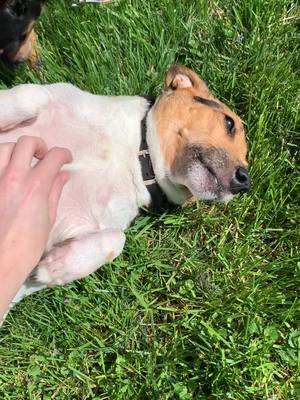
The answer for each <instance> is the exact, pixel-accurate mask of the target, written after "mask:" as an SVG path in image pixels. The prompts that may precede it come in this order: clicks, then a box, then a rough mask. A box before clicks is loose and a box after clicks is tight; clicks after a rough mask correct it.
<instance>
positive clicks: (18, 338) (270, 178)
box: [0, 0, 300, 400]
mask: <svg viewBox="0 0 300 400" xmlns="http://www.w3.org/2000/svg"><path fill="white" fill-rule="evenodd" d="M68 4H69V2H66V3H65V2H63V1H54V0H53V1H52V2H51V4H50V5H49V7H48V8H47V10H46V12H45V13H44V15H43V16H42V18H41V19H40V20H39V24H38V31H39V36H40V42H41V45H42V59H43V62H44V69H43V70H42V72H41V73H40V74H37V73H36V72H34V71H32V70H30V69H29V68H28V67H26V66H22V67H21V68H19V69H18V70H17V72H16V76H15V77H12V76H11V75H10V76H8V73H7V71H6V72H3V71H2V73H1V79H2V80H3V83H2V87H4V86H5V84H7V82H8V80H9V79H10V80H11V82H10V84H17V83H20V82H56V81H70V82H72V83H74V84H76V85H78V86H79V87H81V88H83V89H86V90H89V91H92V92H94V93H102V94H139V93H141V94H142V93H143V94H144V93H158V92H159V90H160V88H161V87H162V82H163V78H164V74H165V71H166V69H167V67H168V66H169V65H170V64H171V63H174V62H179V63H183V64H185V65H187V66H189V67H191V68H193V69H194V70H195V71H197V72H198V73H199V74H200V75H201V76H202V77H203V78H204V79H205V80H206V81H207V82H208V84H209V86H210V88H211V89H212V90H213V91H214V93H215V94H216V96H217V97H219V98H220V99H221V100H223V101H225V102H227V104H229V105H230V106H231V107H232V108H233V109H234V110H235V111H236V112H237V113H238V114H239V115H241V117H242V118H243V119H244V121H245V124H246V128H247V133H248V141H249V147H250V153H249V163H250V166H251V169H250V172H251V176H252V179H253V189H252V190H251V192H250V193H249V194H248V195H246V196H245V195H244V196H237V197H236V198H235V199H234V200H233V201H231V202H230V203H229V204H228V205H227V206H224V205H222V204H208V203H207V204H205V203H202V202H199V203H198V204H195V205H194V206H193V207H190V208H186V209H184V210H182V211H181V210H176V211H174V212H172V213H170V214H165V215H161V216H158V217H157V216H154V215H147V214H144V215H143V216H142V217H140V218H139V219H137V221H136V222H135V224H134V225H133V226H132V227H131V228H130V229H129V230H128V232H127V244H126V247H125V251H124V252H123V254H122V255H121V256H120V257H119V258H118V259H117V260H116V261H115V262H114V263H112V264H110V265H106V266H104V267H102V268H101V269H100V270H99V271H98V272H97V273H95V274H93V275H92V276H89V277H88V278H86V279H83V280H81V281H78V282H75V283H72V284H70V285H68V286H65V287H58V288H55V289H48V290H45V291H43V292H41V293H37V294H35V295H33V296H31V297H29V298H27V299H25V300H24V301H23V302H22V303H20V304H19V305H18V306H16V307H15V308H14V310H13V311H12V312H11V313H10V315H9V317H8V319H7V321H6V323H5V325H4V327H3V328H2V330H1V336H0V398H1V399H12V400H13V399H26V400H27V399H30V400H31V399H32V400H33V399H34V400H37V399H63V400H64V399H71V400H75V399H79V400H83V399H98V400H100V399H143V400H147V399H149V400H155V399H162V400H166V399H179V400H188V399H197V400H198V399H199V400H202V399H210V400H212V399H214V400H215V399H218V400H227V399H232V400H245V399H263V400H267V399H270V400H271V399H272V400H279V399H286V400H292V399H300V381H299V368H300V349H299V344H300V305H299V287H300V286H299V284H300V277H299V274H300V258H299V239H300V234H299V223H300V221H299V219H300V218H299V216H300V198H299V197H300V195H299V193H300V174H299V147H298V146H299V144H300V140H299V139H300V137H299V130H300V129H299V128H300V124H299V103H300V96H299V93H300V78H299V76H300V75H299V72H300V71H299V69H300V68H299V54H300V53H299V51H300V49H299V48H300V46H299V43H300V42H299V38H300V34H299V23H300V22H299V21H300V8H299V5H297V2H293V1H282V0H266V1H261V0H251V1H250V0H245V1H239V0H231V1H229V0H224V1H211V2H208V1H204V0H202V1H200V0H199V1H196V0H182V1H178V0H176V1H175V0H173V1H172V0H159V1H158V0H151V1H148V0H135V1H133V0H132V1H130V0H127V1H125V0H124V1H121V0H120V1H116V2H115V3H114V4H112V5H106V6H93V5H89V6H83V7H80V8H77V9H71V8H70V7H68ZM8 78H9V79H8ZM20 240H22V238H20Z"/></svg>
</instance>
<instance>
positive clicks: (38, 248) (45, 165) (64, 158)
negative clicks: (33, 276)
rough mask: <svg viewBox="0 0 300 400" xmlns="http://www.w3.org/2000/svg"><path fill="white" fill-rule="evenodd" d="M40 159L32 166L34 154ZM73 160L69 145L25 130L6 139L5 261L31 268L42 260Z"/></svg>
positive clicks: (0, 246)
mask: <svg viewBox="0 0 300 400" xmlns="http://www.w3.org/2000/svg"><path fill="white" fill-rule="evenodd" d="M34 157H35V158H37V159H39V160H40V161H39V162H37V164H35V166H34V167H33V166H32V160H33V158H34ZM71 161H72V155H71V153H70V151H69V150H67V149H63V148H52V149H50V150H49V151H48V149H47V146H46V144H45V143H44V141H43V140H42V139H40V138H37V137H31V136H23V137H20V138H19V140H18V141H17V143H5V144H1V145H0V221H1V225H0V264H1V265H0V267H2V265H4V264H6V265H10V266H11V268H18V267H19V268H20V269H22V271H21V270H20V271H19V272H20V274H23V271H24V270H26V269H27V274H26V275H25V277H24V278H26V276H27V275H28V274H29V273H30V270H31V269H32V268H33V267H34V266H35V265H36V264H37V263H38V262H39V260H40V258H41V256H42V254H43V252H44V250H45V246H46V243H47V240H48V236H49V233H50V230H51V228H52V226H53V224H54V222H55V218H56V210H57V205H58V201H59V198H60V195H61V192H62V189H63V186H64V184H65V183H66V181H67V180H68V173H67V172H62V171H61V168H62V166H63V165H64V164H65V163H69V162H71Z"/></svg>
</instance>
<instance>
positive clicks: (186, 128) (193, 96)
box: [153, 65, 250, 200]
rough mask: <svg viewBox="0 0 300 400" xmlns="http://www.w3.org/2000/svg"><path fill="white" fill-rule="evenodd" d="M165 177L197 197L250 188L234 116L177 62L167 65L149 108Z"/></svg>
mask: <svg viewBox="0 0 300 400" xmlns="http://www.w3.org/2000/svg"><path fill="white" fill-rule="evenodd" d="M153 115H154V121H155V130H156V133H157V135H158V138H159V144H160V151H161V153H162V158H163V160H164V166H165V168H166V170H167V176H168V179H169V180H170V181H171V182H172V183H173V184H175V185H179V186H180V185H182V186H183V187H184V188H185V190H186V189H188V191H189V192H190V193H191V194H192V195H193V196H195V197H196V198H198V199H203V200H210V199H218V200H229V199H230V198H231V197H232V196H233V195H234V194H236V193H239V192H241V191H247V190H249V188H250V178H249V176H248V172H247V165H248V164H247V161H246V155H247V144H246V140H245V133H244V128H243V124H242V122H241V120H240V118H239V117H238V116H237V115H236V114H235V113H234V112H233V111H231V110H230V109H229V108H228V107H227V106H226V105H224V104H223V103H221V101H219V100H218V99H216V98H215V97H213V95H212V94H211V93H210V91H209V90H208V88H207V86H206V84H205V83H204V82H203V81H202V80H201V79H200V78H199V76H198V75H197V74H196V73H195V72H193V71H191V70H190V69H188V68H186V67H183V66H178V65H176V66H173V67H171V68H170V69H169V71H168V73H167V77H166V81H165V89H164V91H163V93H162V94H161V95H160V97H159V99H158V101H157V102H156V104H155V107H154V109H153Z"/></svg>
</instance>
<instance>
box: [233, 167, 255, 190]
mask: <svg viewBox="0 0 300 400" xmlns="http://www.w3.org/2000/svg"><path fill="white" fill-rule="evenodd" d="M250 187H251V179H250V177H249V175H248V172H247V171H246V169H245V168H243V167H237V169H236V170H235V173H234V175H233V178H232V179H231V182H230V190H231V193H232V194H236V193H239V192H247V191H248V190H249V189H250Z"/></svg>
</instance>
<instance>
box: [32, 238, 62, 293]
mask: <svg viewBox="0 0 300 400" xmlns="http://www.w3.org/2000/svg"><path fill="white" fill-rule="evenodd" d="M67 252H68V246H62V247H55V248H53V249H52V250H51V251H50V252H49V253H48V254H47V255H46V256H45V257H44V258H43V259H42V260H41V261H40V263H39V265H38V267H37V268H36V271H35V275H34V280H35V281H36V282H38V283H43V284H46V285H49V286H53V285H63V284H65V283H67V282H69V281H70V279H69V277H68V265H67V263H66V255H67Z"/></svg>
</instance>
